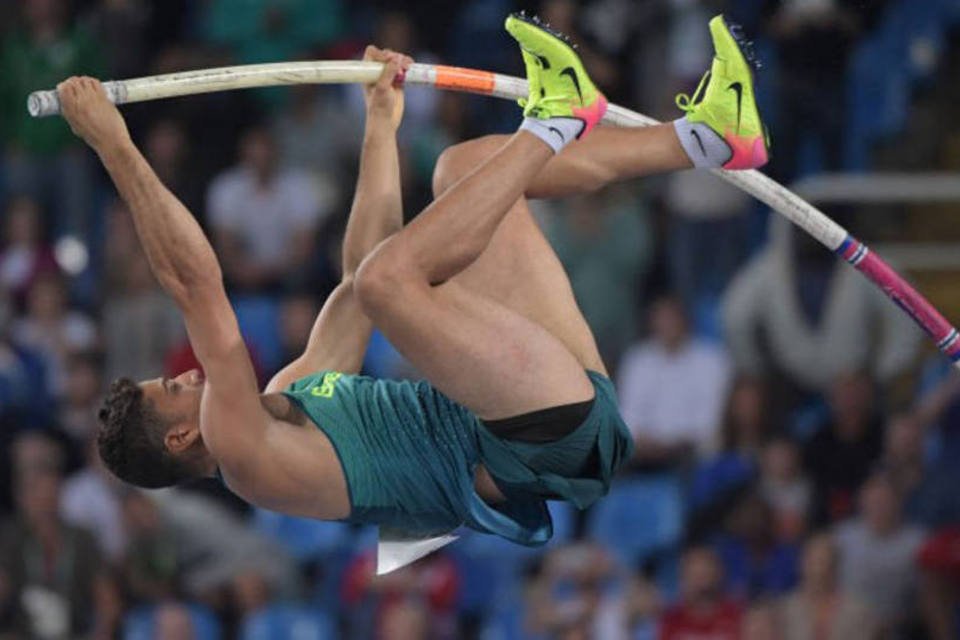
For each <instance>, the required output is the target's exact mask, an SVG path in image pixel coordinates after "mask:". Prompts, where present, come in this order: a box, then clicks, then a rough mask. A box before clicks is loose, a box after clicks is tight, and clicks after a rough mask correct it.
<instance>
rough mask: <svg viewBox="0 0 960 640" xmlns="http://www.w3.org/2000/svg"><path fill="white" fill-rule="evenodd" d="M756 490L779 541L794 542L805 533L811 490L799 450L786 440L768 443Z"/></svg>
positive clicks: (790, 441)
mask: <svg viewBox="0 0 960 640" xmlns="http://www.w3.org/2000/svg"><path fill="white" fill-rule="evenodd" d="M760 469H761V472H760V491H761V493H762V494H763V497H764V498H766V500H767V503H768V504H769V505H770V509H771V511H772V517H773V526H774V529H775V531H776V535H777V537H778V538H779V539H780V540H785V541H791V542H795V541H798V540H800V539H801V538H802V537H803V536H804V534H805V533H806V530H807V523H808V520H809V514H810V507H811V504H812V502H813V488H812V487H811V485H810V480H809V479H808V478H807V477H806V476H805V475H804V474H803V468H802V466H801V461H800V449H799V448H798V447H797V445H796V443H794V442H793V441H792V440H788V439H786V438H778V439H776V440H773V441H772V442H770V443H769V444H768V445H767V446H766V447H765V448H764V450H763V458H762V461H761V463H760Z"/></svg>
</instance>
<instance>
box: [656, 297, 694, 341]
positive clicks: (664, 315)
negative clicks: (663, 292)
mask: <svg viewBox="0 0 960 640" xmlns="http://www.w3.org/2000/svg"><path fill="white" fill-rule="evenodd" d="M650 328H651V330H652V331H653V335H654V337H655V338H656V340H657V341H659V342H660V343H662V344H663V345H665V346H666V347H667V349H671V350H672V349H676V348H678V347H679V346H680V345H681V344H683V342H684V341H685V340H686V338H687V318H686V315H685V314H684V312H683V307H682V306H680V301H679V300H677V299H676V298H661V299H660V300H657V301H656V302H655V303H654V304H653V309H652V311H651V312H650Z"/></svg>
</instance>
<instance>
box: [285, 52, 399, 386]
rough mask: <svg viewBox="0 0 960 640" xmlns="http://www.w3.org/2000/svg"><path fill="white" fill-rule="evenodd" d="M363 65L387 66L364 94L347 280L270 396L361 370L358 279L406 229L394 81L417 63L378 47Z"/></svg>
mask: <svg viewBox="0 0 960 640" xmlns="http://www.w3.org/2000/svg"><path fill="white" fill-rule="evenodd" d="M364 60H376V61H378V62H385V63H386V66H385V67H384V70H383V73H382V74H381V76H380V79H379V80H377V82H376V84H373V85H370V86H369V87H367V89H366V93H365V99H366V104H367V121H366V129H365V132H364V138H363V150H362V152H361V156H360V173H359V176H358V178H357V188H356V193H355V194H354V198H353V206H352V207H351V209H350V217H349V219H348V221H347V230H346V232H345V234H344V237H343V264H342V267H343V280H342V281H341V283H340V284H339V285H338V286H337V288H336V289H334V291H333V293H332V294H331V295H330V297H329V298H328V299H327V301H326V303H325V304H324V305H323V309H321V310H320V314H319V315H318V316H317V320H316V322H315V323H314V325H313V329H312V330H311V332H310V339H309V340H308V342H307V347H306V349H305V350H304V353H303V355H301V356H300V357H299V358H297V359H296V360H294V361H293V362H291V363H290V364H289V365H287V366H286V367H284V369H283V370H281V371H280V372H279V373H278V374H277V375H276V376H274V378H273V379H272V380H271V381H270V384H268V385H267V388H266V391H267V392H268V393H269V392H275V391H280V390H281V389H283V388H285V387H286V386H287V385H289V384H290V383H291V382H293V381H295V380H297V379H299V378H302V377H304V376H306V375H309V374H311V373H315V372H317V371H319V370H321V369H335V370H337V371H344V372H348V373H354V372H357V371H359V370H360V367H361V365H362V364H363V355H364V353H365V352H366V349H367V343H368V341H369V340H370V332H371V331H372V330H373V324H372V323H371V322H370V320H369V319H368V318H367V317H366V315H364V313H363V311H362V310H361V308H360V305H359V304H358V303H357V300H356V298H355V297H354V295H353V275H354V273H355V272H356V270H357V267H359V266H360V263H361V262H362V261H363V259H364V258H365V257H366V256H367V254H368V253H370V252H371V251H373V249H374V247H376V246H377V245H378V244H379V243H380V242H381V241H383V240H384V239H385V238H387V237H388V236H390V235H392V234H394V233H396V232H397V231H399V230H400V229H401V227H402V226H403V203H402V197H401V192H400V159H399V154H398V152H397V127H398V126H399V125H400V120H401V118H402V117H403V89H402V87H401V86H399V84H398V83H397V82H395V79H396V77H397V74H398V73H400V72H402V71H405V70H406V69H407V68H409V66H410V64H411V63H412V62H413V61H412V60H411V59H410V58H408V57H406V56H401V55H398V54H395V53H393V52H390V51H381V50H380V49H377V48H376V47H367V51H366V54H365V55H364Z"/></svg>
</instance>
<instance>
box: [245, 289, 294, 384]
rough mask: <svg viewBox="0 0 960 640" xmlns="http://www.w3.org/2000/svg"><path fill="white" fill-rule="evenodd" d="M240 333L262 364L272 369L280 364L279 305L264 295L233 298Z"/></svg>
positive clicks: (269, 369) (281, 350) (281, 351)
mask: <svg viewBox="0 0 960 640" xmlns="http://www.w3.org/2000/svg"><path fill="white" fill-rule="evenodd" d="M233 308H234V311H235V312H236V314H237V323H238V324H239V325H240V333H242V334H243V337H244V339H246V340H247V341H248V342H249V343H250V344H252V345H253V346H254V348H255V349H256V351H257V355H258V356H259V357H260V360H261V362H262V363H263V366H264V368H265V369H267V370H268V371H273V370H274V369H277V368H279V366H280V365H281V363H280V359H281V356H282V353H283V349H282V347H281V346H280V330H279V328H278V327H279V326H280V307H279V305H278V304H277V301H276V300H274V299H272V298H268V297H266V296H238V297H236V298H235V299H234V300H233Z"/></svg>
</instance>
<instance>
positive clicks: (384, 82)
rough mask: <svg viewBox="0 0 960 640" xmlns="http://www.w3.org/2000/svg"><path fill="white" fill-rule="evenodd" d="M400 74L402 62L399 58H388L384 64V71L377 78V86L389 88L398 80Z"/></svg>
mask: <svg viewBox="0 0 960 640" xmlns="http://www.w3.org/2000/svg"><path fill="white" fill-rule="evenodd" d="M400 74H401V69H400V63H399V62H398V61H397V60H388V61H387V62H386V63H385V64H384V65H383V71H382V72H381V73H380V78H379V79H378V80H377V87H378V88H380V89H389V88H390V87H391V86H393V85H394V83H395V82H396V81H397V80H398V78H399V77H400Z"/></svg>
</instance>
